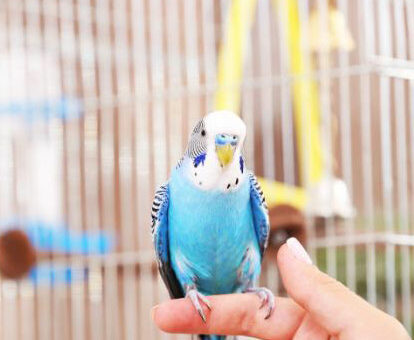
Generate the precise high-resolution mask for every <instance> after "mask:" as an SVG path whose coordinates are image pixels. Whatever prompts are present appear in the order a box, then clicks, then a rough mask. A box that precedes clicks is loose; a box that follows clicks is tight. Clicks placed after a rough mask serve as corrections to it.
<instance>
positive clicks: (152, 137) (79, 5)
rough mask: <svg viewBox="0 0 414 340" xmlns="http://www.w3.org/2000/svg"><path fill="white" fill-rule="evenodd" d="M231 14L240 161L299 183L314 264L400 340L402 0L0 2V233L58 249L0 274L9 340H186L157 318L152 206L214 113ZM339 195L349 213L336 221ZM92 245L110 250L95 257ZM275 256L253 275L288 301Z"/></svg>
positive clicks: (411, 7)
mask: <svg viewBox="0 0 414 340" xmlns="http://www.w3.org/2000/svg"><path fill="white" fill-rule="evenodd" d="M237 3H238V4H239V10H240V11H241V12H240V13H239V14H240V15H242V14H243V13H244V14H246V13H247V14H246V15H245V18H246V20H251V24H250V26H249V24H248V22H246V26H243V30H244V31H245V37H242V38H243V39H245V40H243V41H244V45H243V46H242V47H243V48H242V49H241V51H242V52H243V53H244V57H243V58H242V71H243V72H242V76H240V77H239V78H240V79H236V80H235V81H234V83H233V84H230V85H229V84H227V87H228V88H227V89H224V91H236V92H237V93H238V96H239V98H238V99H237V96H236V102H237V103H239V105H240V114H241V117H242V118H243V119H244V121H245V122H246V124H247V141H246V145H245V150H244V152H245V156H246V159H247V164H248V167H249V168H251V169H253V170H254V171H255V173H256V174H257V175H260V176H263V177H265V178H266V179H268V180H270V181H277V182H278V183H282V184H283V183H284V184H286V185H290V186H295V187H303V188H304V192H305V193H306V194H309V196H310V197H309V198H308V203H307V204H306V207H304V209H303V211H304V215H305V217H306V234H307V239H306V241H307V242H306V243H307V247H308V250H309V252H310V253H311V255H312V257H313V259H314V261H315V263H316V264H317V265H318V266H319V268H321V269H322V270H324V271H326V272H327V273H329V274H330V275H332V276H335V277H337V278H338V279H339V280H341V281H342V282H344V283H345V284H346V285H347V286H348V287H350V288H351V289H352V290H354V291H356V292H357V293H358V294H360V295H361V296H362V297H364V298H365V299H367V300H368V301H369V302H371V303H372V304H374V305H376V306H378V307H379V308H382V309H384V310H385V311H386V312H388V313H390V314H391V315H394V316H396V317H398V319H400V320H401V321H402V323H403V324H404V326H405V327H406V328H407V329H408V331H409V332H410V334H411V332H412V329H413V304H412V302H413V293H414V292H413V284H412V283H413V281H414V268H413V265H414V261H413V260H412V256H413V245H414V233H413V231H414V230H413V222H414V216H413V214H412V211H413V208H414V196H413V194H414V192H413V185H414V182H413V180H414V147H413V146H414V102H413V98H414V2H413V1H411V0H378V1H374V0H362V1H357V0H349V1H347V0H336V1H325V0H314V1H307V0H276V1H267V0H258V1H252V0H249V1H246V2H245V3H246V4H248V6H250V9H249V8H248V7H247V8H244V9H243V8H242V6H241V5H240V1H237V0H233V1H224V0H223V1H210V0H203V1H191V0H167V1H161V0H151V1H150V0H117V1H111V0H99V1H97V0H82V1H80V0H4V1H2V2H1V3H0V74H1V77H0V188H1V193H0V221H1V228H2V230H1V232H5V231H7V230H9V229H10V226H18V227H19V228H21V229H22V230H25V231H27V230H32V231H33V230H35V231H36V232H39V230H40V231H41V232H45V233H46V235H49V236H48V237H49V238H50V240H49V239H48V240H49V241H50V242H49V243H48V247H49V248H47V247H46V248H47V250H48V251H47V252H46V254H44V253H45V252H44V250H45V249H44V248H42V249H40V250H37V251H38V254H37V255H38V259H39V260H38V263H37V266H36V268H34V269H32V271H31V273H30V275H29V276H28V277H25V278H23V279H20V280H11V279H6V278H2V279H1V288H0V304H1V308H0V313H1V317H0V320H1V321H0V337H1V339H7V340H13V339H42V340H48V339H80V340H82V339H161V338H162V339H170V338H171V339H172V338H174V339H187V338H188V336H185V335H183V336H181V335H174V336H170V335H166V334H161V333H160V332H158V331H157V330H156V329H155V327H154V325H153V323H152V322H151V320H150V313H149V311H150V309H151V307H152V306H153V305H155V304H156V303H158V302H159V301H160V300H164V299H167V298H168V295H167V292H166V290H165V288H164V285H163V283H162V281H161V279H160V278H159V276H158V273H157V270H156V266H155V263H154V260H155V259H154V255H153V250H152V244H151V238H150V232H149V230H150V205H151V202H152V197H153V193H154V191H155V188H156V187H157V186H158V185H160V184H162V183H163V182H164V181H166V179H167V178H168V175H169V173H170V170H171V169H172V168H173V167H174V166H175V164H176V162H177V161H178V159H179V158H180V156H181V154H182V152H183V150H184V148H185V145H186V142H187V136H188V135H189V132H190V130H191V128H192V126H193V125H194V124H195V122H196V121H197V120H198V119H200V117H202V116H203V115H205V114H206V113H207V112H209V111H211V110H213V109H214V108H215V100H214V98H215V96H216V94H217V89H218V87H219V86H218V84H219V83H220V75H219V66H218V65H219V63H220V60H219V56H220V50H221V49H222V48H223V46H228V45H226V44H229V42H228V41H227V40H226V39H228V38H226V37H228V35H226V34H227V33H228V32H229V31H230V30H231V29H232V27H233V26H232V25H233V23H232V22H231V15H232V8H233V7H234V6H236V5H237ZM245 6H247V5H245ZM240 8H241V9H240ZM248 9H249V11H248V12H243V10H246V11H247V10H248ZM233 10H234V8H233ZM289 13H290V14H289ZM292 13H293V14H292ZM233 14H234V13H233ZM236 14H237V13H236ZM292 15H293V17H292ZM295 16H296V17H297V18H296V19H295V18H294V17H295ZM249 17H250V19H249ZM289 18H290V19H289ZM241 25H244V23H243V22H242V23H241ZM295 25H296V26H295ZM233 28H234V27H233ZM298 32H299V33H300V34H298ZM295 34H296V36H295ZM289 46H290V47H289ZM292 46H293V47H292ZM294 46H296V47H297V49H296V50H295V48H294ZM292 48H293V49H292ZM230 52H232V51H230ZM232 53H236V52H234V51H233V52H232ZM295 53H296V54H295ZM298 55H299V56H300V60H299V62H298V64H297V65H299V66H301V67H302V69H301V70H300V72H299V71H298V69H295V67H294V65H293V61H294V60H298V59H297V58H298ZM232 56H233V57H235V60H236V59H237V58H238V57H240V56H237V55H235V54H233V55H232ZM295 58H296V59H295ZM292 65H293V66H292ZM309 82H311V83H312V84H314V85H309V84H310V83H309ZM304 84H305V85H304ZM306 84H308V85H309V87H307V86H308V85H306ZM312 86H313V89H312ZM306 89H308V90H309V89H310V90H311V91H310V92H311V93H313V97H312V95H311V94H308V95H307V96H306V94H305V93H304V92H306V91H305V90H306ZM304 98H307V99H309V100H310V101H313V103H314V104H315V105H316V107H317V108H318V112H319V117H318V120H317V121H316V125H315V122H313V123H312V122H311V121H310V120H309V112H310V111H311V110H312V108H311V106H312V105H313V104H312V103H311V102H307V101H303V99H304ZM301 102H302V103H301ZM298 122H302V123H301V124H300V123H298ZM312 124H314V125H315V126H316V128H317V131H319V132H318V137H319V140H318V143H320V145H321V149H320V150H319V152H320V153H321V158H322V159H323V162H322V164H323V171H322V172H321V175H320V176H319V177H320V178H319V180H318V181H315V180H313V179H312V178H311V176H310V174H311V172H312V169H311V167H310V166H309V164H313V163H311V161H312V159H313V157H315V155H316V154H317V152H316V151H315V150H314V149H312V148H310V147H309V146H310V145H313V143H314V141H313V140H312V138H313V137H312V136H313V133H314V132H312V131H311V129H312ZM315 152H316V153H315ZM335 183H336V184H335ZM338 188H339V189H338ZM341 188H342V189H341ZM340 189H341V190H342V194H341V193H339V194H338V190H339V191H341V190H340ZM337 196H338V197H339V198H338V197H337ZM344 196H345V197H348V199H349V202H346V199H345V201H344V202H345V203H347V204H345V203H344V204H345V205H347V206H348V211H347V212H343V209H342V208H341V207H334V205H335V204H336V202H338V199H339V203H338V204H339V205H341V204H342V203H343V202H342V201H341V197H342V198H343V197H344ZM318 197H319V198H320V200H319V198H318ZM341 209H342V210H341ZM44 230H46V231H44ZM59 233H60V234H59ZM62 233H63V234H62ZM61 234H62V235H63V236H56V235H61ZM97 234H99V235H101V236H102V237H105V239H108V240H110V242H112V243H111V244H112V247H110V246H108V247H106V248H105V247H102V242H101V241H99V242H98V243H99V244H98V246H97V247H94V246H93V244H92V243H93V241H91V238H90V237H92V236H91V235H97ZM42 235H43V234H42ZM62 237H63V238H62ZM68 237H69V240H70V241H68ZM61 238H62V239H61ZM42 240H43V239H42ZM59 240H64V241H61V243H59V242H60V241H59ZM74 240H78V241H79V240H80V241H79V242H78V241H76V242H78V243H79V244H78V243H76V242H75V241H74ZM100 240H101V239H100ZM72 241H73V242H72ZM39 242H40V241H39ZM42 242H43V241H42ZM39 244H40V243H39ZM41 244H43V246H44V243H41ZM44 247H45V246H44ZM95 248H96V249H95ZM274 256H275V252H274V251H272V250H270V251H269V252H268V255H267V258H266V259H265V266H264V268H263V272H262V277H261V280H262V283H263V284H264V285H266V286H268V287H269V288H271V289H272V290H273V291H274V292H277V293H279V294H282V295H283V294H285V293H284V292H283V287H282V283H281V282H280V280H279V277H278V273H277V268H276V264H275V257H274ZM276 308H277V307H276Z"/></svg>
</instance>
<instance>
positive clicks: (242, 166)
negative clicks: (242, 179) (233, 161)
mask: <svg viewBox="0 0 414 340" xmlns="http://www.w3.org/2000/svg"><path fill="white" fill-rule="evenodd" d="M239 163H240V171H241V173H243V170H244V160H243V157H242V156H240V159H239Z"/></svg>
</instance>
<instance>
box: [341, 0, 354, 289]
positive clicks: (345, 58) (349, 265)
mask: <svg viewBox="0 0 414 340" xmlns="http://www.w3.org/2000/svg"><path fill="white" fill-rule="evenodd" d="M347 4H348V2H347V1H345V0H339V2H338V9H339V10H340V11H341V13H342V14H343V15H344V18H345V22H346V23H347V22H348V5H347ZM339 68H340V70H342V71H343V72H342V74H341V75H340V78H339V93H340V98H339V100H340V109H339V115H340V125H341V159H342V167H343V176H344V180H345V183H346V186H347V188H348V190H349V195H350V197H351V202H353V199H352V198H353V190H352V188H353V181H352V151H351V150H352V137H351V136H352V135H351V109H350V103H351V96H350V78H349V76H348V75H346V74H345V72H346V70H347V69H348V68H349V53H348V52H346V51H344V50H340V51H339ZM344 222H345V227H346V234H347V237H348V239H349V241H350V242H349V244H350V245H349V246H347V247H346V284H347V286H348V287H349V288H350V289H351V290H353V291H355V289H356V270H355V263H356V262H355V246H354V245H352V242H351V241H352V238H353V235H354V234H355V225H354V218H348V219H346V220H345V221H344Z"/></svg>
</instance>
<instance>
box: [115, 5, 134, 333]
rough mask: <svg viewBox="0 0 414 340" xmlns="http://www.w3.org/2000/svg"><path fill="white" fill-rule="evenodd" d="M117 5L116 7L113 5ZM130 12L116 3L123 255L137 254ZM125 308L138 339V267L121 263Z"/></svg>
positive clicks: (129, 329) (128, 327) (127, 328)
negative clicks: (133, 175) (129, 32)
mask: <svg viewBox="0 0 414 340" xmlns="http://www.w3.org/2000/svg"><path fill="white" fill-rule="evenodd" d="M114 5H115V3H114ZM127 14H128V8H127V2H126V0H119V1H117V2H116V5H115V7H114V12H113V20H114V26H115V37H114V39H115V68H116V80H115V84H116V95H117V98H118V100H117V102H118V106H117V111H116V112H117V119H118V121H117V128H118V133H117V139H118V161H117V163H118V173H119V178H118V181H119V203H118V204H119V209H120V224H119V225H120V230H121V235H120V243H121V244H120V246H121V251H122V252H123V253H125V252H132V251H133V250H134V243H135V242H134V239H135V237H134V234H135V230H136V226H135V225H134V219H133V211H134V206H135V204H134V203H135V202H134V197H133V191H132V187H131V183H132V181H133V177H132V171H133V167H132V165H133V159H132V121H133V120H132V114H133V112H132V110H133V109H132V101H131V92H132V91H131V82H130V69H129V66H130V58H129V41H128V33H127V32H128V23H129V22H128V18H127ZM121 265H122V270H123V275H122V293H123V299H122V307H123V314H122V319H123V335H124V338H125V339H136V338H137V328H136V319H137V306H136V301H137V296H136V291H137V284H136V273H135V266H133V265H129V264H125V263H122V264H121Z"/></svg>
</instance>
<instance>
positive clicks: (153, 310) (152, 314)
mask: <svg viewBox="0 0 414 340" xmlns="http://www.w3.org/2000/svg"><path fill="white" fill-rule="evenodd" d="M157 308H158V305H156V306H154V307H152V309H151V319H152V321H154V315H155V311H156V309H157Z"/></svg>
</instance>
